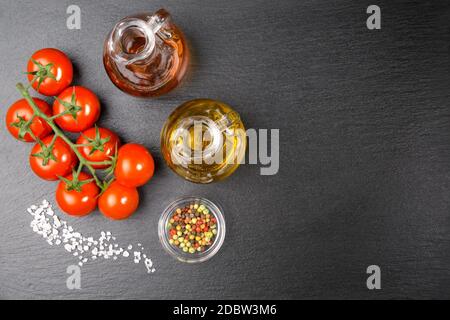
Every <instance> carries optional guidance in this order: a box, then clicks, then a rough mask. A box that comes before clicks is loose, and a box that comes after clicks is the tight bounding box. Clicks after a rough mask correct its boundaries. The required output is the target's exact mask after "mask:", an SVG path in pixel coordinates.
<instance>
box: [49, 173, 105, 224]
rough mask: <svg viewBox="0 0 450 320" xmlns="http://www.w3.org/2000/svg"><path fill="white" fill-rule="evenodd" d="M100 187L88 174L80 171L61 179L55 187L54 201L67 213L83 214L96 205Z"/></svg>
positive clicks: (73, 214) (92, 209) (89, 211)
mask: <svg viewBox="0 0 450 320" xmlns="http://www.w3.org/2000/svg"><path fill="white" fill-rule="evenodd" d="M99 193H100V189H99V187H98V186H97V184H96V183H95V181H94V179H93V177H92V176H91V175H90V174H87V173H84V172H80V174H79V175H78V177H76V178H75V179H74V176H73V174H70V175H68V176H67V177H65V178H64V179H62V180H61V181H60V182H59V184H58V187H57V188H56V202H57V203H58V206H59V207H60V208H61V210H62V211H64V212H65V213H67V214H70V215H72V216H85V215H87V214H89V213H91V212H92V211H94V210H95V208H96V207H97V202H98V194H99Z"/></svg>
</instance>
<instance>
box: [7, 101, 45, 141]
mask: <svg viewBox="0 0 450 320" xmlns="http://www.w3.org/2000/svg"><path fill="white" fill-rule="evenodd" d="M33 101H34V103H35V104H36V105H37V106H38V108H39V109H41V111H42V112H44V113H45V114H46V115H47V116H49V117H51V115H52V112H51V109H50V106H49V105H48V103H47V102H45V101H44V100H41V99H39V98H33ZM33 114H34V111H33V109H32V108H31V107H30V105H29V104H28V102H27V101H26V100H25V99H20V100H18V101H16V102H14V103H13V104H12V105H11V107H9V109H8V112H7V113H6V127H7V128H8V130H9V132H10V133H11V134H12V135H13V136H14V137H15V138H16V139H19V140H22V141H26V142H31V141H34V139H33V138H32V137H31V135H30V134H29V133H28V132H27V133H26V134H25V135H24V136H23V139H20V138H19V131H20V127H21V126H26V123H27V122H28V121H29V120H30V119H31V117H32V116H33ZM29 129H30V130H31V132H33V134H34V135H35V136H36V137H38V138H41V139H42V138H45V137H46V136H48V135H49V134H50V133H51V132H52V128H50V126H49V125H48V124H47V122H45V121H44V120H43V119H42V118H39V117H36V118H34V119H33V121H31V123H30V124H29Z"/></svg>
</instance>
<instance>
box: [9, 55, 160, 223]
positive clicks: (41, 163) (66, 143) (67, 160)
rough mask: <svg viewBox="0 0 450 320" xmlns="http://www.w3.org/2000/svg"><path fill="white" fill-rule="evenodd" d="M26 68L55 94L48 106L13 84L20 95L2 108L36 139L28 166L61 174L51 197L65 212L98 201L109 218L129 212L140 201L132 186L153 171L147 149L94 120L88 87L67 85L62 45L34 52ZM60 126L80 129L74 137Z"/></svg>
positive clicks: (23, 134) (82, 211)
mask: <svg viewBox="0 0 450 320" xmlns="http://www.w3.org/2000/svg"><path fill="white" fill-rule="evenodd" d="M27 71H28V72H27V74H28V80H29V82H30V86H31V87H33V88H34V89H35V90H36V91H37V92H39V93H41V94H43V95H46V96H54V99H55V100H54V102H53V106H52V107H50V105H49V104H48V103H47V102H45V101H44V100H41V99H39V98H32V97H31V96H29V94H28V88H24V87H23V85H18V88H19V91H21V93H22V95H23V96H24V99H21V100H18V101H16V102H15V103H14V104H12V105H11V106H10V108H9V110H8V112H7V114H6V126H7V128H8V130H9V132H10V133H11V134H12V135H13V136H14V137H15V138H17V139H19V140H22V141H25V142H36V144H35V145H34V146H33V148H32V150H31V153H30V156H29V161H30V166H31V169H32V170H33V172H34V173H35V174H36V175H38V176H39V177H41V178H42V179H45V180H58V179H59V180H60V182H59V184H58V186H57V188H56V202H57V203H58V205H59V207H60V208H61V209H62V210H63V211H64V212H66V213H67V214H70V215H74V216H84V215H87V214H89V213H91V212H92V211H94V210H95V209H96V208H97V206H98V207H99V209H100V211H101V212H102V213H103V214H104V215H105V216H106V217H109V218H111V219H125V218H127V217H129V216H130V215H131V214H132V213H133V212H135V211H136V209H137V208H138V205H139V193H138V191H137V187H140V186H142V185H144V184H145V183H147V182H148V181H149V180H150V179H151V178H152V176H153V173H154V168H155V164H154V161H153V157H152V155H151V154H150V152H149V151H148V150H147V149H146V148H145V147H144V146H142V145H140V144H136V143H128V144H125V145H121V142H120V139H119V137H118V136H117V134H116V133H114V132H113V131H112V130H109V129H107V128H100V127H98V126H96V125H95V123H96V122H97V120H98V119H99V116H100V111H101V107H100V101H99V99H98V98H97V96H96V95H95V94H94V93H93V92H92V91H91V90H89V89H87V88H84V87H81V86H70V85H71V83H72V78H73V67H72V62H71V61H70V59H69V58H68V57H67V56H66V55H65V54H64V53H63V52H62V51H60V50H58V49H53V48H46V49H42V50H39V51H37V52H35V53H34V54H33V55H32V56H31V58H30V60H29V62H28V67H27ZM20 86H21V87H20ZM21 88H23V89H22V90H21ZM62 130H64V131H69V132H74V133H79V134H80V135H79V137H78V139H77V141H76V143H74V142H72V141H71V140H70V139H69V138H67V136H65V135H64V133H63V132H62ZM83 169H84V170H85V171H87V172H85V171H83ZM100 169H101V170H104V171H105V172H106V173H105V174H106V177H107V181H101V180H100V179H99V178H98V177H97V175H96V171H95V170H100Z"/></svg>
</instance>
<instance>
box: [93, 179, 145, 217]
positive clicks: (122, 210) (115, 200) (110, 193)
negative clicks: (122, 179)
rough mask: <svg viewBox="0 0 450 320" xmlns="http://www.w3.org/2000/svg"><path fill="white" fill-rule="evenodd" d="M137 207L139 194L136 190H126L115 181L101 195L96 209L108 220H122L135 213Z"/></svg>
mask: <svg viewBox="0 0 450 320" xmlns="http://www.w3.org/2000/svg"><path fill="white" fill-rule="evenodd" d="M138 205H139V193H138V191H137V189H136V188H128V187H125V186H123V185H121V184H120V183H118V182H117V181H113V183H111V185H110V186H109V187H108V188H107V189H106V190H105V191H104V192H103V193H102V195H101V196H100V198H99V200H98V208H99V209H100V211H101V212H102V213H103V214H104V215H105V216H106V217H108V218H110V219H113V220H122V219H126V218H128V217H129V216H130V215H132V214H133V212H135V211H136V209H137V207H138Z"/></svg>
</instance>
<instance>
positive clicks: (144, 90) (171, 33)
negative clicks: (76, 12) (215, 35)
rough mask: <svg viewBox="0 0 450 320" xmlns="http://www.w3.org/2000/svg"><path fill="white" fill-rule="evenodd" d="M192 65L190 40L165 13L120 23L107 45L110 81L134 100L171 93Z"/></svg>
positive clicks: (106, 61)
mask: <svg viewBox="0 0 450 320" xmlns="http://www.w3.org/2000/svg"><path fill="white" fill-rule="evenodd" d="M188 62H189V50H188V47H187V44H186V40H185V38H184V36H183V34H182V33H181V31H180V30H179V29H178V27H177V26H176V25H175V24H174V23H173V22H172V19H171V16H170V14H169V13H168V12H167V11H166V10H164V9H160V10H158V11H157V12H156V13H155V14H151V13H142V14H138V15H134V16H129V17H126V18H124V19H122V20H120V21H119V22H118V23H117V24H116V25H115V26H114V28H113V29H112V31H111V32H110V33H109V35H108V37H107V38H106V41H105V44H104V52H103V63H104V66H105V69H106V72H107V74H108V76H109V78H110V79H111V81H112V82H113V83H114V84H115V85H116V86H117V87H118V88H119V89H121V90H122V91H124V92H126V93H128V94H131V95H134V96H141V97H152V96H158V95H161V94H164V93H167V92H169V91H170V90H172V89H173V88H175V87H176V86H177V85H178V84H179V83H180V81H181V80H182V78H183V76H184V75H185V73H186V70H187V66H188Z"/></svg>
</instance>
